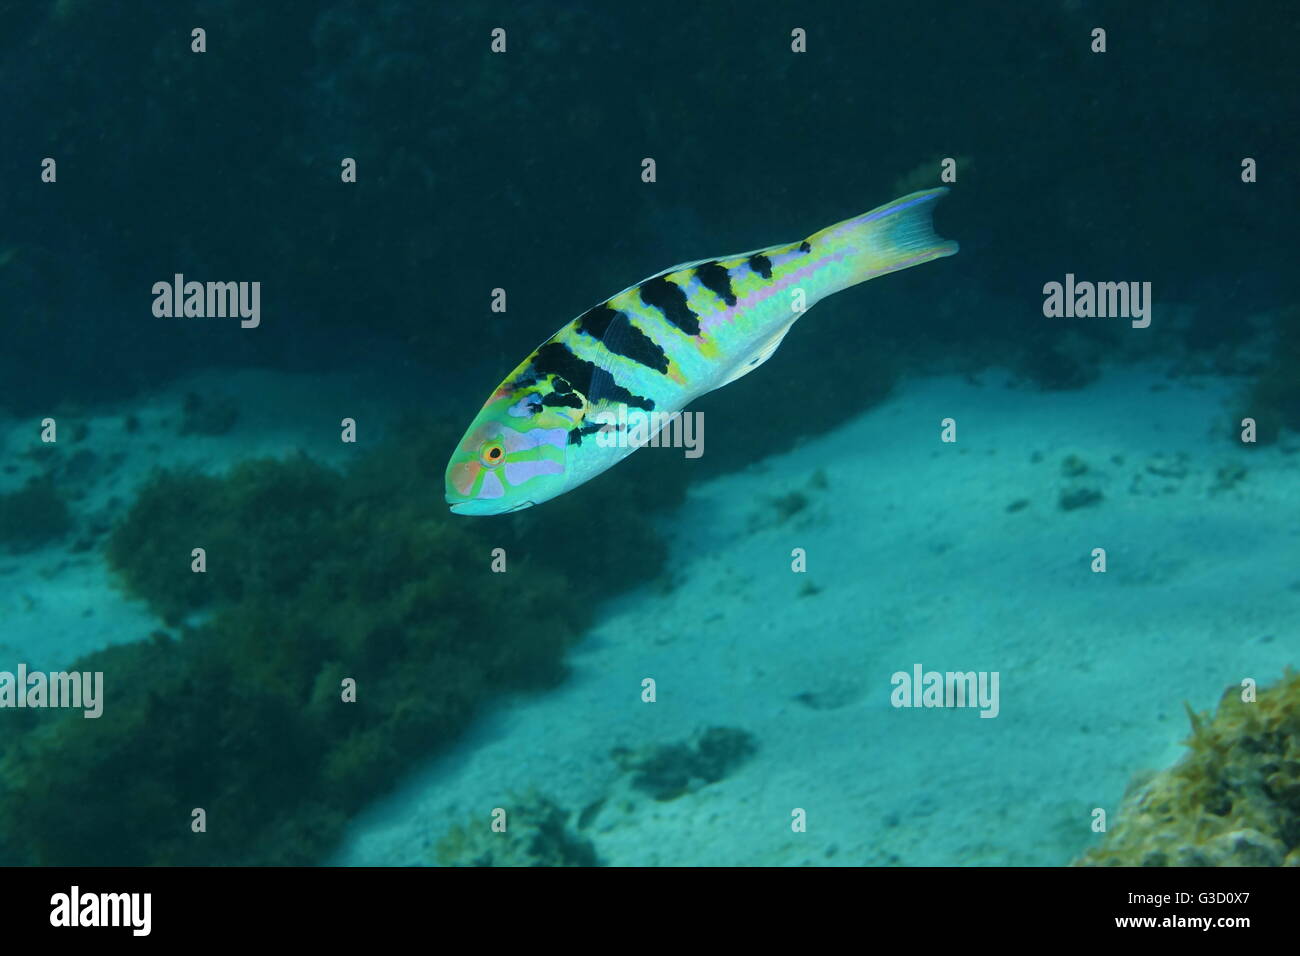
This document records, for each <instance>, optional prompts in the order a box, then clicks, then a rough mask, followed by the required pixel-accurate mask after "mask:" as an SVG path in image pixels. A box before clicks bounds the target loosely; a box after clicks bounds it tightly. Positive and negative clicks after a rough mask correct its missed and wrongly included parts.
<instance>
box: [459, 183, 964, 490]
mask: <svg viewBox="0 0 1300 956" xmlns="http://www.w3.org/2000/svg"><path fill="white" fill-rule="evenodd" d="M947 191H948V190H947V189H942V188H941V189H929V190H926V191H924V192H918V193H912V194H911V195H909V196H904V197H902V198H901V199H895V200H894V201H893V202H891V203H887V204H886V205H884V206H880V207H879V208H877V209H873V210H872V211H871V212H868V213H864V214H862V215H861V216H857V217H855V218H853V219H846V220H845V221H844V222H841V223H837V224H836V225H833V226H829V227H827V228H826V229H823V230H822V231H821V232H818V233H814V234H813V235H811V236H809V237H808V238H807V239H805V240H803V241H802V242H794V243H788V244H785V245H778V246H769V247H768V248H766V249H758V250H755V251H753V252H745V253H741V254H739V255H734V256H722V257H721V258H716V259H701V260H699V261H697V262H688V263H684V264H682V265H678V266H673V267H672V268H671V269H666V270H664V271H663V272H661V273H659V274H658V275H655V276H651V277H650V278H649V279H645V280H643V281H641V282H638V283H637V284H636V285H633V286H629V287H628V288H626V289H624V290H623V291H622V292H620V293H619V294H618V295H616V296H614V297H613V298H611V299H607V300H606V301H604V302H601V303H599V304H598V305H595V306H593V307H592V308H590V309H588V310H587V311H586V312H584V313H582V315H580V316H578V317H577V318H576V319H574V320H573V321H572V322H570V323H569V324H568V325H566V326H565V327H564V328H562V329H560V331H559V332H557V333H555V335H553V336H551V337H550V338H549V339H547V340H546V341H545V342H543V343H542V344H541V345H540V346H538V347H537V349H536V350H535V351H534V352H533V354H532V355H530V356H528V358H527V359H525V360H524V361H523V362H522V363H521V364H520V365H519V367H518V368H516V369H515V370H514V371H513V372H511V373H510V375H509V376H507V378H506V380H505V381H504V382H502V383H501V384H500V385H499V386H497V389H496V391H495V392H493V393H492V395H491V397H489V398H488V400H487V402H486V403H485V404H484V405H483V408H482V410H481V411H480V412H479V413H478V415H477V416H476V417H475V419H474V421H473V423H472V424H471V425H470V426H469V429H468V430H467V431H466V432H465V435H464V437H463V438H462V439H461V440H460V443H459V444H458V445H457V446H456V450H455V452H454V453H453V454H452V456H451V461H450V462H449V463H448V465H447V476H446V493H447V502H448V503H449V504H450V505H451V510H452V511H454V512H455V513H457V514H467V515H491V514H505V513H507V512H511V511H519V510H521V509H523V508H527V507H530V506H531V505H535V504H540V503H541V502H543V501H547V500H549V499H551V498H554V497H556V496H557V495H561V494H563V493H564V492H566V491H570V490H572V489H574V488H576V487H578V486H579V485H581V484H582V483H583V482H585V481H588V480H590V479H591V478H594V477H595V476H596V475H598V474H600V473H601V472H603V471H605V470H606V469H608V468H610V467H611V466H613V465H614V464H616V463H617V462H619V461H621V460H622V459H623V458H626V457H627V456H628V455H630V454H631V453H632V452H633V451H635V450H636V448H637V447H638V445H637V444H636V443H633V442H616V441H609V440H603V439H605V438H607V437H608V436H602V434H601V433H602V432H606V431H608V430H609V429H610V428H611V427H612V425H611V423H612V422H614V421H617V420H620V413H621V414H622V419H621V420H622V421H627V413H628V412H629V411H633V410H635V411H638V412H641V413H658V414H655V415H654V416H653V418H654V420H656V421H658V422H660V423H663V422H665V421H669V420H670V418H669V417H668V416H671V415H672V414H674V413H680V412H681V411H682V409H684V408H686V406H687V405H689V404H690V403H691V402H692V401H694V400H695V399H697V398H699V397H700V396H701V395H704V394H705V393H707V392H711V391H713V390H714V389H715V388H721V387H722V386H723V385H726V384H728V383H730V382H734V381H735V380H736V379H738V378H740V377H741V376H742V375H747V374H748V373H750V372H752V371H753V370H754V369H756V368H758V366H760V365H762V364H763V363H764V362H765V361H767V360H768V359H769V358H771V356H772V353H773V352H775V351H776V349H777V346H779V345H780V344H781V340H782V339H783V338H784V337H785V334H786V333H787V332H788V331H790V326H791V325H793V324H794V323H795V321H797V320H798V318H799V317H800V316H801V315H802V314H803V312H804V311H806V310H807V309H808V308H810V307H811V306H812V305H814V304H815V303H816V302H818V301H820V300H821V299H824V298H825V297H826V296H828V295H831V294H832V293H835V292H839V291H840V290H841V289H847V288H848V287H849V286H852V285H857V284H858V283H859V282H865V281H867V280H868V279H874V278H876V277H877V276H882V275H885V274H886V273H889V272H897V271H898V270H900V269H907V268H909V267H911V266H915V265H919V264H920V263H922V262H929V261H930V260H931V259H938V258H941V257H943V256H950V255H952V254H953V253H955V252H956V251H957V243H955V242H951V241H947V240H944V239H941V238H939V237H938V236H936V235H935V233H934V229H933V226H932V224H931V221H930V219H931V213H932V210H933V208H934V204H935V202H936V201H937V200H938V199H939V198H940V197H942V196H943V195H944V194H945V193H946V192H947ZM642 417H643V418H644V417H647V416H645V415H642Z"/></svg>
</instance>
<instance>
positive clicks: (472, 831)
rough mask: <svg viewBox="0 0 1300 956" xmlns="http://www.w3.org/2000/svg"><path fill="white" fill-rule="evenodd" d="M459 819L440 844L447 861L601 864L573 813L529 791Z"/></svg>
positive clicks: (437, 854)
mask: <svg viewBox="0 0 1300 956" xmlns="http://www.w3.org/2000/svg"><path fill="white" fill-rule="evenodd" d="M509 803H510V805H509V806H504V807H494V808H493V812H492V814H490V815H488V814H484V815H483V817H482V819H481V820H480V819H475V820H472V821H467V822H465V823H461V824H457V825H456V826H454V827H452V828H451V830H450V831H448V833H447V835H446V836H444V837H443V838H442V839H441V840H440V841H439V842H438V844H437V846H436V848H435V850H434V859H435V860H436V861H437V862H438V863H439V864H440V865H442V866H600V860H599V858H598V857H597V856H596V850H595V847H593V846H592V843H591V841H590V840H588V839H586V838H585V837H582V836H579V835H578V834H577V833H575V832H573V831H572V830H570V829H569V826H568V822H569V817H570V816H571V814H570V813H569V811H567V810H565V809H564V808H563V807H561V806H560V805H559V804H558V803H556V802H555V801H554V800H552V799H550V798H549V797H546V796H542V795H541V794H536V793H533V794H529V795H528V796H525V797H520V798H517V799H513V800H511V801H510V802H509Z"/></svg>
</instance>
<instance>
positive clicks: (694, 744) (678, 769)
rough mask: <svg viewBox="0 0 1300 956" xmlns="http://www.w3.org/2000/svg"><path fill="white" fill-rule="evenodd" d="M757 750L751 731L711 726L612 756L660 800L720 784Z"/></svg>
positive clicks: (637, 784)
mask: <svg viewBox="0 0 1300 956" xmlns="http://www.w3.org/2000/svg"><path fill="white" fill-rule="evenodd" d="M757 751H758V745H757V742H756V741H755V740H754V737H753V735H752V734H750V733H749V732H747V731H744V730H738V729H736V728H734V727H710V728H708V729H707V730H705V731H703V732H701V733H698V734H696V735H695V736H694V738H692V739H691V740H689V741H685V742H681V743H672V744H655V745H651V746H647V747H641V748H637V749H635V750H633V749H629V748H626V747H616V748H615V749H614V750H613V752H612V753H611V754H610V756H612V757H613V758H614V761H615V763H617V764H618V765H619V767H621V768H622V769H623V770H624V771H627V772H629V773H631V774H632V775H633V776H632V786H633V787H635V788H636V789H638V790H642V791H644V792H645V793H648V794H649V795H650V796H651V797H653V798H654V799H656V800H675V799H677V798H678V797H680V796H683V795H684V794H687V793H690V792H692V791H694V790H697V789H699V788H700V787H702V786H705V785H707V784H710V783H717V782H718V781H719V780H722V779H723V778H724V777H726V776H728V775H729V774H730V773H731V772H732V771H733V770H735V769H736V768H737V767H739V766H740V765H741V764H742V763H744V762H745V761H746V760H748V759H749V758H750V757H751V756H753V755H754V754H755V753H756V752H757Z"/></svg>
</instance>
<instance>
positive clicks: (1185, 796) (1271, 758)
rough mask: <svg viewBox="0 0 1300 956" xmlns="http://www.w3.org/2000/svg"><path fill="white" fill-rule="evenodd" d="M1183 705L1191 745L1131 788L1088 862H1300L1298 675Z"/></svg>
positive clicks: (1086, 858)
mask: <svg viewBox="0 0 1300 956" xmlns="http://www.w3.org/2000/svg"><path fill="white" fill-rule="evenodd" d="M1242 697H1243V691H1242V689H1241V688H1239V687H1230V688H1228V690H1227V691H1226V692H1225V693H1224V695H1223V698H1222V699H1221V700H1220V701H1219V707H1218V711H1217V712H1216V713H1215V715H1214V716H1213V718H1212V719H1211V718H1210V717H1209V716H1208V715H1199V714H1196V713H1194V712H1192V711H1191V710H1190V709H1189V711H1188V712H1189V715H1190V716H1191V721H1192V735H1191V737H1189V738H1188V739H1187V741H1186V742H1185V743H1186V745H1187V747H1188V753H1187V754H1185V755H1184V756H1183V758H1182V759H1181V760H1179V762H1178V763H1177V764H1175V765H1174V766H1173V767H1171V768H1170V769H1168V770H1165V771H1163V772H1161V773H1159V774H1156V775H1154V776H1153V777H1151V778H1150V779H1149V780H1147V781H1145V782H1144V783H1141V784H1140V785H1138V786H1136V787H1134V788H1133V789H1132V790H1131V792H1130V793H1129V795H1128V796H1127V797H1126V798H1125V800H1124V804H1123V806H1122V807H1121V808H1120V811H1119V818H1118V821H1117V823H1116V825H1115V827H1114V829H1113V830H1111V831H1110V832H1109V833H1107V834H1106V837H1105V839H1104V840H1103V841H1102V843H1101V844H1100V845H1099V846H1096V847H1094V848H1092V849H1090V850H1088V851H1087V852H1086V853H1084V854H1083V856H1082V857H1080V859H1079V860H1077V861H1076V863H1077V864H1078V865H1084V866H1297V865H1300V674H1296V673H1289V674H1287V675H1286V676H1285V677H1284V678H1283V679H1282V680H1281V681H1279V682H1278V683H1277V684H1275V685H1274V686H1272V687H1270V688H1268V689H1267V690H1264V691H1261V692H1260V693H1259V695H1258V699H1257V700H1255V701H1247V700H1243V699H1242Z"/></svg>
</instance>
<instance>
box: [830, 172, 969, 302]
mask: <svg viewBox="0 0 1300 956" xmlns="http://www.w3.org/2000/svg"><path fill="white" fill-rule="evenodd" d="M947 192H948V189H947V187H944V186H941V187H939V188H938V189H927V190H924V191H923V192H919V193H912V194H910V195H907V196H903V197H902V198H901V199H895V200H894V201H893V202H890V203H885V205H883V206H879V207H877V208H875V209H873V210H871V212H867V213H863V214H862V215H861V216H855V217H854V218H852V219H846V220H845V221H844V222H840V223H836V224H835V225H833V226H829V227H827V228H826V229H823V230H822V231H821V232H819V233H817V234H816V235H814V236H811V237H809V239H808V242H809V243H811V244H812V247H813V248H814V249H817V248H821V249H823V250H824V249H826V248H827V246H830V247H831V248H832V249H833V248H845V249H846V250H847V251H848V255H847V256H845V261H846V262H847V264H848V266H849V268H848V272H847V276H846V278H847V279H848V281H847V282H845V283H844V285H843V286H841V288H845V287H847V286H850V285H856V284H857V283H859V282H866V281H867V280H868V279H874V278H876V276H883V275H886V274H887V273H890V272H897V271H898V270H900V269H908V268H911V267H912V266H916V265H920V264H921V263H922V262H929V261H930V260H931V259H941V258H943V257H944V256H951V255H953V254H954V253H955V252H956V251H957V248H958V246H957V243H955V242H953V241H952V240H950V239H942V238H940V237H939V236H937V235H935V232H934V223H933V222H932V221H931V216H932V215H933V212H934V204H935V203H936V202H938V201H939V200H940V199H941V198H943V197H944V196H945V195H946V194H947Z"/></svg>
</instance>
